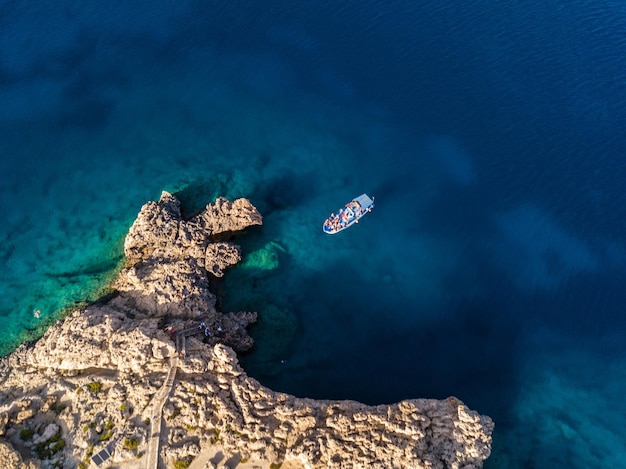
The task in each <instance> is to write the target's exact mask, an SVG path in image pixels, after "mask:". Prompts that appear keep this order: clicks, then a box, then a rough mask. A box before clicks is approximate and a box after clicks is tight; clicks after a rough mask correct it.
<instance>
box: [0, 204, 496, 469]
mask: <svg viewBox="0 0 626 469" xmlns="http://www.w3.org/2000/svg"><path fill="white" fill-rule="evenodd" d="M260 223H262V219H261V216H260V214H258V212H257V211H256V209H255V208H254V207H253V206H252V205H251V204H250V202H248V201H247V200H245V199H239V200H236V201H235V202H232V203H231V202H229V201H227V200H225V199H221V198H220V199H218V200H217V201H216V202H215V203H214V204H210V205H208V206H207V208H206V209H205V211H204V212H202V213H200V214H199V215H197V216H195V217H194V218H192V219H190V220H183V219H182V217H181V211H180V203H179V201H178V200H177V199H176V198H175V197H174V196H173V195H171V194H168V193H166V192H164V193H163V195H162V197H161V199H160V200H159V201H158V202H150V203H148V204H146V205H144V207H142V209H141V211H140V213H139V216H138V218H137V220H136V221H135V222H134V223H133V225H132V227H131V228H130V230H129V234H128V236H127V238H126V242H125V246H124V247H125V254H126V259H127V265H126V266H125V268H124V269H123V270H122V271H121V272H120V274H119V276H118V278H117V279H116V280H115V282H114V284H113V287H114V288H115V293H114V294H113V295H111V296H110V297H108V298H106V299H103V300H102V301H101V302H98V303H95V304H92V305H89V306H87V307H85V308H81V309H79V310H76V311H74V312H73V313H72V314H71V315H69V316H68V317H67V318H66V319H64V320H63V321H59V322H58V323H57V324H55V325H54V326H52V327H51V328H50V329H49V330H48V331H47V332H46V334H45V335H44V336H43V337H42V338H41V339H40V340H39V341H37V342H36V343H34V344H25V345H23V346H21V347H20V348H19V349H18V350H16V351H15V352H14V353H12V354H11V355H9V356H7V357H4V358H3V359H1V360H0V467H18V468H28V467H33V468H34V467H72V468H73V467H88V465H89V462H90V461H91V458H92V457H96V458H97V456H96V455H97V454H98V452H100V451H103V450H104V449H105V448H106V449H107V451H108V453H106V454H105V453H102V454H105V456H106V455H108V454H111V460H112V461H113V463H114V464H115V465H116V466H118V467H125V468H134V467H137V468H139V467H156V464H157V461H159V460H160V461H161V463H162V465H163V466H165V467H174V466H175V465H179V466H181V465H184V464H185V462H190V461H193V462H192V466H191V467H192V468H194V467H198V468H200V467H216V466H217V465H227V463H228V466H229V467H232V466H233V465H234V464H236V463H238V466H237V467H242V468H246V467H248V468H252V467H258V468H268V467H270V465H279V464H282V465H283V466H282V467H284V468H287V467H290V468H295V467H303V468H318V467H319V468H321V467H331V468H352V467H354V468H356V467H363V468H365V467H367V468H381V469H382V468H401V467H407V468H476V467H481V466H482V462H483V461H484V460H485V459H486V458H487V457H488V456H489V454H490V445H491V433H492V431H493V422H492V421H491V419H490V418H489V417H486V416H482V415H479V414H478V413H476V412H474V411H472V410H470V409H468V408H467V407H466V406H465V405H464V404H463V403H462V402H460V401H459V400H457V399H455V398H448V399H446V400H442V401H439V400H428V399H415V400H407V401H403V402H400V403H398V404H394V405H380V406H373V407H372V406H366V405H363V404H360V403H358V402H353V401H315V400H311V399H303V398H297V397H294V396H290V395H287V394H283V393H277V392H273V391H271V390H269V389H267V388H265V387H263V386H262V385H261V384H259V383H258V382H257V381H256V380H254V379H252V378H250V377H248V376H247V375H246V373H245V372H244V370H243V369H241V367H240V366H239V364H238V361H237V357H236V354H235V351H234V350H247V349H249V348H250V347H252V339H251V338H250V336H249V335H248V334H247V331H246V327H247V326H248V325H249V324H251V323H252V322H254V321H255V320H256V313H254V312H234V313H223V312H219V311H216V309H215V304H216V301H215V296H214V295H213V294H212V293H211V292H210V291H209V276H210V275H214V276H220V275H223V272H224V269H226V268H227V267H228V266H229V265H232V264H233V263H235V262H237V261H239V260H240V258H241V254H240V249H239V247H238V246H236V245H234V244H232V243H230V242H229V241H228V236H229V234H231V233H232V232H234V231H236V230H240V229H243V228H245V227H247V226H250V225H255V224H260ZM106 457H108V456H106ZM274 467H276V466H274Z"/></svg>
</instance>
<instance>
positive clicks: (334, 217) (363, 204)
mask: <svg viewBox="0 0 626 469" xmlns="http://www.w3.org/2000/svg"><path fill="white" fill-rule="evenodd" d="M373 208H374V198H370V197H369V196H368V195H367V194H361V195H360V196H358V197H355V198H354V199H352V200H351V201H350V202H348V203H347V204H346V205H345V206H344V207H342V208H340V209H339V211H338V212H337V214H335V213H331V214H330V216H329V217H328V218H327V219H326V220H325V221H324V224H323V225H322V231H324V233H326V234H337V233H339V232H341V231H343V230H346V229H348V228H350V227H351V226H352V225H355V224H357V223H358V222H359V220H360V219H361V218H363V217H364V216H365V215H367V214H368V213H370V212H371V211H372V209H373Z"/></svg>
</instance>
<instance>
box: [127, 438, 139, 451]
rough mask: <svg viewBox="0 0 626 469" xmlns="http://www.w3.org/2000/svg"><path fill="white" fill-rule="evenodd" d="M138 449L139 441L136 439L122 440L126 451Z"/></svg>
mask: <svg viewBox="0 0 626 469" xmlns="http://www.w3.org/2000/svg"><path fill="white" fill-rule="evenodd" d="M138 447H139V441H137V438H124V448H126V449H127V450H130V451H132V450H135V449H137V448H138Z"/></svg>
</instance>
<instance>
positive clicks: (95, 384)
mask: <svg viewBox="0 0 626 469" xmlns="http://www.w3.org/2000/svg"><path fill="white" fill-rule="evenodd" d="M87 386H88V387H89V390H90V391H91V392H92V393H94V394H97V393H99V392H100V391H101V390H102V383H101V382H99V381H92V382H91V383H89V384H88V385H87Z"/></svg>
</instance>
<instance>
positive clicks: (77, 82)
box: [0, 2, 626, 468]
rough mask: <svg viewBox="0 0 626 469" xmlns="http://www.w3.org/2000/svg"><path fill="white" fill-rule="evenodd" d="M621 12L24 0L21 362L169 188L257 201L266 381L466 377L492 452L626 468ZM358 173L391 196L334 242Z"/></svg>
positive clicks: (437, 388) (450, 382)
mask: <svg viewBox="0 0 626 469" xmlns="http://www.w3.org/2000/svg"><path fill="white" fill-rule="evenodd" d="M59 5H61V7H59ZM625 23H626V12H625V11H623V9H622V8H621V7H620V6H619V5H616V4H614V3H610V2H600V3H598V4H594V5H593V6H591V5H586V4H584V3H582V2H577V3H574V4H572V5H570V6H569V8H557V7H556V6H528V5H526V6H516V5H508V6H504V5H502V6H494V5H491V4H484V3H483V2H471V3H469V4H466V5H465V6H463V7H459V6H458V5H454V8H453V6H452V5H451V4H447V3H445V2H444V3H434V2H433V3H430V2H423V3H420V4H419V5H415V4H413V3H405V2H398V3H395V4H394V5H391V6H382V5H379V4H377V3H374V2H365V3H362V2H361V3H359V5H351V4H346V5H345V6H344V7H342V8H335V7H330V6H329V7H325V6H323V5H314V6H311V5H299V4H290V5H289V6H287V5H280V4H278V3H270V4H264V6H263V7H253V6H251V5H248V6H243V5H238V4H235V3H233V4H221V3H209V4H202V5H201V4H196V3H194V2H190V3H182V4H179V5H177V6H176V7H175V8H174V7H172V6H171V5H170V4H168V3H167V2H151V3H150V5H149V7H148V6H147V5H142V4H136V5H135V6H127V5H125V4H124V3H122V2H119V3H115V2H113V3H111V4H110V5H108V6H107V8H102V7H99V6H95V5H94V6H83V7H76V5H69V4H68V5H65V4H58V3H55V4H54V5H52V4H50V5H47V4H45V3H42V4H38V6H36V7H35V6H33V7H27V6H24V5H21V4H18V3H9V4H7V5H6V6H4V7H2V8H1V9H0V28H1V29H2V31H3V32H4V34H3V35H1V37H0V48H1V50H2V54H0V102H2V105H1V106H0V142H1V148H0V151H1V152H2V158H0V172H1V173H0V174H1V175H2V186H1V189H0V259H1V260H2V269H1V270H0V298H1V300H0V324H1V326H2V329H3V335H2V342H1V344H0V351H1V353H3V354H5V353H8V352H9V351H10V350H12V349H13V348H14V347H15V346H16V345H17V344H19V343H20V342H21V341H24V340H27V339H31V338H34V337H37V336H38V335H40V334H41V333H42V332H43V330H45V327H46V326H47V325H49V324H50V323H51V322H52V321H54V320H55V319H56V318H58V317H61V316H62V315H63V314H64V313H63V311H64V310H65V309H66V308H71V307H72V306H74V305H76V304H77V303H79V302H82V301H89V300H91V299H94V298H96V297H97V296H98V295H99V294H100V292H101V288H103V287H104V286H105V285H106V283H107V282H108V281H109V280H110V278H111V277H112V276H113V275H114V274H115V269H116V267H117V266H118V265H119V263H120V262H121V261H122V254H121V252H122V243H123V239H124V235H125V233H126V231H127V229H128V227H129V226H130V224H131V223H132V221H133V219H134V217H135V216H136V214H137V212H138V211H139V209H140V207H141V205H142V204H143V203H145V202H146V201H148V200H154V199H157V198H158V197H159V195H160V193H161V191H162V190H169V191H172V192H175V193H177V194H178V195H179V197H180V198H181V199H182V200H183V203H184V205H185V207H186V209H187V211H188V212H190V213H191V212H193V211H195V210H197V209H199V208H200V207H201V206H202V205H203V204H204V203H206V202H210V201H212V200H213V199H214V198H215V197H216V196H218V195H224V196H226V197H229V198H235V197H240V196H245V197H248V198H249V199H250V200H251V201H252V202H253V203H254V204H255V205H256V206H257V207H258V208H259V209H260V210H261V212H262V213H263V215H264V225H263V227H255V228H252V229H250V230H248V231H247V232H245V233H242V234H241V235H239V236H238V237H237V239H236V241H237V242H238V243H240V244H241V245H242V247H243V250H244V254H245V257H244V261H243V263H242V264H241V265H239V266H237V267H235V268H233V269H231V270H230V271H229V273H228V274H227V276H226V278H225V279H224V280H222V281H220V282H216V283H215V285H214V287H215V289H216V291H217V292H218V293H219V295H220V301H221V307H222V308H223V309H225V310H237V309H249V310H256V311H259V313H260V315H261V319H260V321H259V323H258V324H257V325H256V326H255V327H254V329H253V330H252V334H253V335H254V337H255V339H256V343H257V346H256V349H255V350H254V352H253V353H251V354H249V355H246V356H243V357H241V359H242V362H243V364H244V366H245V368H246V370H247V371H248V372H249V373H250V374H251V375H252V376H255V377H256V378H258V379H259V380H260V381H261V382H262V383H264V384H266V385H268V386H271V387H272V388H274V389H278V390H282V391H286V392H290V393H293V394H297V395H300V396H309V397H315V398H349V399H358V400H362V401H364V402H367V403H372V404H375V403H382V402H393V401H397V400H399V399H404V398H410V397H433V398H444V397H447V396H449V395H456V396H458V397H459V398H461V399H462V400H464V401H465V402H466V403H467V404H468V405H469V406H470V407H472V408H474V409H476V410H478V411H480V412H481V413H486V414H489V415H490V416H492V417H493V418H494V420H495V422H496V432H495V434H494V454H493V456H492V458H491V459H490V460H489V461H488V462H487V464H486V466H487V467H494V468H495V467H497V468H501V467H511V468H526V467H564V468H572V467H581V468H582V467H625V466H624V463H623V461H624V460H626V455H625V454H624V453H623V445H622V444H621V443H620V441H621V440H622V434H623V430H622V429H623V426H624V424H625V423H626V405H625V404H623V403H622V399H621V396H622V394H623V392H624V388H625V386H626V351H625V348H624V345H623V344H624V343H625V342H624V339H625V338H626V337H625V336H626V321H625V320H624V315H623V305H624V304H625V300H626V294H625V293H624V289H623V282H624V278H625V274H626V246H624V244H623V233H624V230H625V228H626V226H625V225H624V221H623V220H626V213H624V211H625V208H624V207H626V205H625V204H623V199H624V189H623V180H624V176H626V175H625V174H624V173H625V169H624V168H625V166H624V164H623V155H624V150H625V149H626V140H624V136H623V132H622V129H621V127H622V125H623V122H624V121H625V120H626V115H625V114H624V110H623V106H622V105H621V103H623V102H624V98H626V96H624V95H625V92H624V88H623V86H622V85H621V83H622V81H623V80H622V79H621V77H622V66H621V57H623V56H624V53H626V50H625V49H626V43H624V41H623V38H622V37H621V31H623V26H624V24H625ZM362 192H367V193H369V194H370V195H374V196H376V201H377V205H376V209H375V210H374V212H373V213H372V214H370V215H368V216H367V217H366V218H365V219H364V220H363V222H362V223H359V225H358V226H355V227H353V228H351V229H350V230H347V231H346V232H344V233H341V234H339V235H336V236H327V235H324V234H323V233H322V230H321V223H322V221H323V220H324V218H325V217H327V216H328V214H329V213H330V211H333V210H336V209H337V207H338V206H339V205H341V204H343V203H345V202H346V201H348V200H349V199H350V198H352V197H353V196H355V195H358V194H360V193H362ZM35 309H40V310H41V312H42V314H41V317H40V318H39V319H36V318H34V317H33V310H35Z"/></svg>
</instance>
